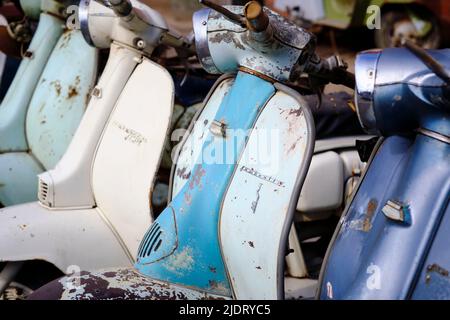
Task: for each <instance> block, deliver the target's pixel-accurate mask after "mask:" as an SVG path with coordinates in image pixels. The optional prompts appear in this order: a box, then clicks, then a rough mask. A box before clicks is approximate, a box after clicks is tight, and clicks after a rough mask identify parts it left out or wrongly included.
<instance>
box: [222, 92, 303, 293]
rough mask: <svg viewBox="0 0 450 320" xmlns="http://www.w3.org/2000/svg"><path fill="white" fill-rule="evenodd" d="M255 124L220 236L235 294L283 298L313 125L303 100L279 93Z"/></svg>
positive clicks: (227, 202)
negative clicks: (285, 253)
mask: <svg viewBox="0 0 450 320" xmlns="http://www.w3.org/2000/svg"><path fill="white" fill-rule="evenodd" d="M255 128H258V129H259V130H258V131H257V132H255V131H254V132H253V133H252V134H251V136H250V139H249V142H248V144H247V146H246V150H245V151H246V152H247V154H244V156H243V158H242V159H241V160H240V162H239V164H238V166H237V170H236V172H235V175H234V177H233V179H232V181H231V184H230V186H229V189H228V192H227V193H226V196H225V199H224V203H223V208H222V212H221V220H220V239H221V243H222V248H223V256H224V259H225V262H226V266H227V269H228V272H229V275H230V281H231V282H232V286H233V291H234V294H235V297H236V298H237V299H277V298H278V292H277V290H278V283H277V281H278V275H279V273H280V272H281V273H282V272H284V270H278V261H279V260H278V258H279V246H280V239H281V237H282V232H283V226H284V224H285V223H286V218H287V215H288V210H289V204H290V201H291V197H292V193H293V189H294V186H295V183H296V179H297V174H298V173H299V171H300V168H301V167H302V165H304V164H305V160H306V158H307V143H308V127H307V121H306V118H305V115H304V113H303V109H302V108H301V107H300V106H299V103H298V102H297V100H295V99H294V98H292V97H291V96H289V95H287V94H285V93H282V92H278V93H277V94H276V95H275V96H274V97H273V98H272V99H271V100H270V101H269V103H268V105H267V106H266V108H265V109H264V111H263V113H262V114H261V115H260V117H259V119H258V121H257V123H256V126H255ZM267 137H268V138H267ZM267 139H270V140H269V141H267ZM258 140H259V141H258ZM267 145H270V146H271V147H270V149H269V150H266V151H265V149H264V148H267Z"/></svg>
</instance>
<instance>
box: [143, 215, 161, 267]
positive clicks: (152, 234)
mask: <svg viewBox="0 0 450 320" xmlns="http://www.w3.org/2000/svg"><path fill="white" fill-rule="evenodd" d="M162 234H163V231H162V230H161V226H160V225H159V224H158V223H157V222H155V223H153V225H152V227H151V228H150V230H148V231H147V233H146V234H145V236H144V240H143V241H142V243H141V246H140V247H139V253H138V255H139V257H140V258H146V257H149V256H150V255H151V254H152V252H157V251H158V249H159V247H160V246H161V244H162V239H161V236H162Z"/></svg>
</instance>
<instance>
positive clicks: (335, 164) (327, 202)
mask: <svg viewBox="0 0 450 320" xmlns="http://www.w3.org/2000/svg"><path fill="white" fill-rule="evenodd" d="M344 184H345V180H344V163H343V161H342V159H341V157H339V155H338V154H337V153H336V152H333V151H329V152H324V153H319V154H316V155H314V157H313V159H312V161H311V166H310V167H309V171H308V175H307V176H306V180H305V184H304V185H303V190H302V193H301V195H300V199H299V201H298V205H297V210H298V211H300V212H318V211H327V210H334V209H337V208H339V207H340V206H341V205H342V201H343V199H344Z"/></svg>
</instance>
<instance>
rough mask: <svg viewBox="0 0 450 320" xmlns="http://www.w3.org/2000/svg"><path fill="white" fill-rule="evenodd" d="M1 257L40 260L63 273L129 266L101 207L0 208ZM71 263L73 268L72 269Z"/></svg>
mask: <svg viewBox="0 0 450 320" xmlns="http://www.w3.org/2000/svg"><path fill="white" fill-rule="evenodd" d="M0 234H1V235H2V237H3V238H2V241H1V242H0V260H1V261H5V262H6V261H8V262H12V261H33V260H40V261H45V262H47V263H50V264H52V265H53V266H55V267H56V268H58V269H59V270H60V271H61V272H62V273H70V272H73V271H74V270H73V266H77V267H79V268H81V269H82V270H90V269H102V268H108V267H112V266H123V267H126V266H130V265H131V264H132V261H133V260H132V259H130V257H129V256H128V255H127V253H126V252H125V250H123V247H122V243H121V242H120V240H119V239H118V238H117V237H116V236H115V234H114V233H113V232H111V228H110V226H109V225H108V224H107V223H106V222H105V219H104V217H103V215H102V213H101V211H100V210H99V209H86V210H70V211H64V212H60V211H50V210H47V209H45V208H44V207H42V206H41V205H39V203H38V202H31V203H26V204H21V205H17V206H12V207H8V208H4V209H0ZM71 266H72V268H71Z"/></svg>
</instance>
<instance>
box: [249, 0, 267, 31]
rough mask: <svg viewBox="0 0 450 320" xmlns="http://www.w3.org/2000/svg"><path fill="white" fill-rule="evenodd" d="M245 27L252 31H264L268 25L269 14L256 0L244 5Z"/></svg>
mask: <svg viewBox="0 0 450 320" xmlns="http://www.w3.org/2000/svg"><path fill="white" fill-rule="evenodd" d="M244 15H245V18H246V20H247V28H248V29H249V30H251V31H254V32H264V31H266V30H267V28H268V27H269V16H268V15H267V14H266V13H265V12H264V8H263V6H262V5H261V4H260V3H259V2H258V1H250V2H249V3H247V4H246V5H245V7H244Z"/></svg>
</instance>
